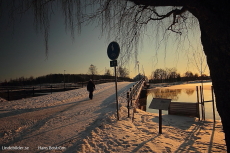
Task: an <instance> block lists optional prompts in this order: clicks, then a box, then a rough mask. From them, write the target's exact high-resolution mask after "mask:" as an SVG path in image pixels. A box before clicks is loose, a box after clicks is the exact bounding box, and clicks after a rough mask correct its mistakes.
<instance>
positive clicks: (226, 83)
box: [201, 27, 230, 152]
mask: <svg viewBox="0 0 230 153" xmlns="http://www.w3.org/2000/svg"><path fill="white" fill-rule="evenodd" d="M203 28H205V27H201V41H202V44H203V48H204V51H205V53H206V56H207V62H208V65H209V69H210V75H211V78H212V83H213V87H214V92H215V96H216V107H217V110H218V113H219V115H220V117H221V121H222V124H223V129H224V133H225V140H226V145H227V149H228V152H230V119H229V117H230V49H229V44H228V42H230V41H229V40H226V41H225V42H222V41H223V40H222V39H220V41H221V42H218V41H217V40H216V41H215V40H213V39H212V38H211V37H210V36H209V34H208V33H207V31H206V30H205V29H203Z"/></svg>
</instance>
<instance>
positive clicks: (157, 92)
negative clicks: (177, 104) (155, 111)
mask: <svg viewBox="0 0 230 153" xmlns="http://www.w3.org/2000/svg"><path fill="white" fill-rule="evenodd" d="M182 91H184V93H186V94H187V95H188V96H190V95H192V94H193V93H194V91H195V90H193V89H167V88H158V89H151V90H148V94H147V95H149V94H151V95H152V97H154V98H165V99H172V101H178V99H179V95H181V93H182Z"/></svg>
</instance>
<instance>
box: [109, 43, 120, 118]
mask: <svg viewBox="0 0 230 153" xmlns="http://www.w3.org/2000/svg"><path fill="white" fill-rule="evenodd" d="M119 54H120V47H119V45H118V43H117V42H114V41H113V42H111V43H110V44H109V46H108V48H107V55H108V57H109V59H111V60H112V61H110V67H114V73H115V90H116V102H117V120H119V111H118V110H119V108H118V96H117V68H116V66H117V60H116V59H117V58H118V56H119Z"/></svg>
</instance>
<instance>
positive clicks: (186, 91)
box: [185, 89, 195, 96]
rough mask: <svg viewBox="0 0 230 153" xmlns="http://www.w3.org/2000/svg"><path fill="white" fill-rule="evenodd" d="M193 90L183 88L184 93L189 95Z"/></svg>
mask: <svg viewBox="0 0 230 153" xmlns="http://www.w3.org/2000/svg"><path fill="white" fill-rule="evenodd" d="M194 91H195V90H193V89H185V93H186V94H187V95H189V96H191V95H192V94H193V93H194Z"/></svg>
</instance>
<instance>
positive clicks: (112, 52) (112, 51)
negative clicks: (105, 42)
mask: <svg viewBox="0 0 230 153" xmlns="http://www.w3.org/2000/svg"><path fill="white" fill-rule="evenodd" d="M119 54H120V47H119V45H118V43H117V42H115V41H113V42H111V43H110V44H109V46H108V48H107V55H108V57H109V59H111V60H116V59H117V58H118V56H119Z"/></svg>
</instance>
